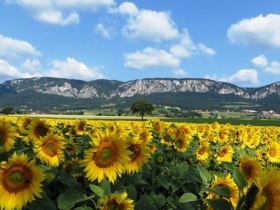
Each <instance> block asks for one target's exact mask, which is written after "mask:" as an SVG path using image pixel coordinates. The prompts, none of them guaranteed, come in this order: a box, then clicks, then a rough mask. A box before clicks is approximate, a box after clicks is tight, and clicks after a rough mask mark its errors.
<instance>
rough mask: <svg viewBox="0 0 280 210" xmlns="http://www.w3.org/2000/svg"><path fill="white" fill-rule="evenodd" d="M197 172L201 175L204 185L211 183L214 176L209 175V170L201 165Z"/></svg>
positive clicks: (198, 166)
mask: <svg viewBox="0 0 280 210" xmlns="http://www.w3.org/2000/svg"><path fill="white" fill-rule="evenodd" d="M197 170H198V172H199V175H200V177H201V179H202V180H203V183H204V184H207V183H209V182H210V181H211V179H212V176H211V174H210V173H209V171H208V170H206V169H205V168H204V167H202V166H201V165H197Z"/></svg>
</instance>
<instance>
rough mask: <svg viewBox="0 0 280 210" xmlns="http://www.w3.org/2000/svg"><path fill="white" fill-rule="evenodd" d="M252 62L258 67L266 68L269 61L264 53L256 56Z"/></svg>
mask: <svg viewBox="0 0 280 210" xmlns="http://www.w3.org/2000/svg"><path fill="white" fill-rule="evenodd" d="M251 62H252V64H253V65H254V66H255V67H257V68H264V67H266V66H267V65H268V61H267V59H266V57H265V56H264V55H259V56H257V57H254V58H253V59H252V61H251Z"/></svg>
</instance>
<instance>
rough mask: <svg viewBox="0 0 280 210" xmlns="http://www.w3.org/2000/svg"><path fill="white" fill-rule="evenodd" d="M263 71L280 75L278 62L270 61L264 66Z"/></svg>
mask: <svg viewBox="0 0 280 210" xmlns="http://www.w3.org/2000/svg"><path fill="white" fill-rule="evenodd" d="M265 71H266V72H267V73H269V74H275V75H280V63H279V62H277V61H272V62H271V63H270V64H269V66H267V67H266V68H265Z"/></svg>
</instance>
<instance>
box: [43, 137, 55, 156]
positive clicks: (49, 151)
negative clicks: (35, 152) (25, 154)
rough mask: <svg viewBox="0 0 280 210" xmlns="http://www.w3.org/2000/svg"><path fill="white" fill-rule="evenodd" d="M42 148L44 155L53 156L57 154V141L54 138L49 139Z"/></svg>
mask: <svg viewBox="0 0 280 210" xmlns="http://www.w3.org/2000/svg"><path fill="white" fill-rule="evenodd" d="M42 150H43V151H44V153H45V154H46V155H48V156H50V157H54V156H56V155H57V151H58V143H57V142H56V141H55V140H53V139H50V140H48V141H46V142H45V143H44V144H43V145H42Z"/></svg>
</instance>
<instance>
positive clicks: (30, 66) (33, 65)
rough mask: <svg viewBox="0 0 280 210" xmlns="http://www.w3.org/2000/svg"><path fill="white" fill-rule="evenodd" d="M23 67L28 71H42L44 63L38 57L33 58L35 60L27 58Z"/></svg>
mask: <svg viewBox="0 0 280 210" xmlns="http://www.w3.org/2000/svg"><path fill="white" fill-rule="evenodd" d="M21 68H22V69H23V70H25V71H27V72H30V73H36V72H39V71H41V69H42V65H41V62H40V61H39V60H37V59H33V60H30V59H27V60H25V61H24V63H23V64H22V65H21Z"/></svg>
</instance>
